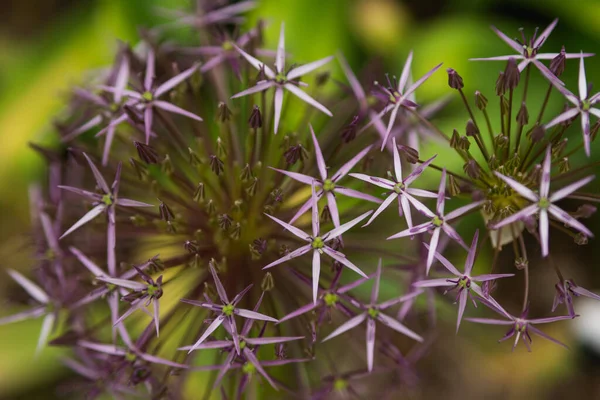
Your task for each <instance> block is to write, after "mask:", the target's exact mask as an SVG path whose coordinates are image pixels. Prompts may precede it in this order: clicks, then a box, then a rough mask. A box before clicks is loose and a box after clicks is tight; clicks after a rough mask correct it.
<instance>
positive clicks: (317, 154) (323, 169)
mask: <svg viewBox="0 0 600 400" xmlns="http://www.w3.org/2000/svg"><path fill="white" fill-rule="evenodd" d="M308 127H309V128H310V134H311V136H312V139H313V144H314V146H315V158H316V160H317V167H318V168H319V173H320V174H321V179H322V180H323V181H325V180H326V179H327V165H326V164H325V159H324V158H323V153H322V152H321V146H319V141H318V140H317V135H315V131H314V129H313V127H312V125H311V124H308Z"/></svg>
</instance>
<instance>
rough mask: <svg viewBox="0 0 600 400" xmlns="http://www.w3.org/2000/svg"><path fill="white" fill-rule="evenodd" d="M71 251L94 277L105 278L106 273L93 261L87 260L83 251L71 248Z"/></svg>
mask: <svg viewBox="0 0 600 400" xmlns="http://www.w3.org/2000/svg"><path fill="white" fill-rule="evenodd" d="M69 251H70V252H71V253H73V254H74V255H75V257H77V259H78V260H79V262H81V263H82V264H83V265H84V266H85V267H86V268H87V269H88V270H89V271H90V272H91V273H92V274H94V276H105V275H106V273H105V272H104V271H102V269H100V267H98V266H97V265H96V264H95V263H94V262H92V260H90V259H89V258H87V257H86V256H85V255H84V254H83V253H82V252H81V251H79V250H78V249H76V248H75V247H69Z"/></svg>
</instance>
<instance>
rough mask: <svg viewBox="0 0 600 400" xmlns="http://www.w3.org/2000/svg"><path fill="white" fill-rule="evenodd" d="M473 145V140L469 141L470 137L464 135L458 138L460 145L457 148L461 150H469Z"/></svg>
mask: <svg viewBox="0 0 600 400" xmlns="http://www.w3.org/2000/svg"><path fill="white" fill-rule="evenodd" d="M470 147H471V142H470V141H469V138H468V137H466V136H462V137H461V138H460V139H459V140H458V145H457V148H458V149H459V150H462V151H469V148H470Z"/></svg>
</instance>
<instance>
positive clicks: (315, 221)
mask: <svg viewBox="0 0 600 400" xmlns="http://www.w3.org/2000/svg"><path fill="white" fill-rule="evenodd" d="M310 190H311V195H310V200H311V202H312V207H311V211H312V215H311V225H312V234H313V237H317V236H319V232H321V225H320V218H319V198H318V197H317V192H316V190H315V181H314V180H313V181H312V183H311V186H310ZM327 194H328V195H329V194H330V193H327ZM327 201H329V196H328V197H327ZM333 204H334V205H335V199H333ZM335 213H336V215H337V206H335ZM333 220H334V224H335V221H336V219H335V218H334V219H333ZM339 222H340V221H339V216H337V225H336V226H339Z"/></svg>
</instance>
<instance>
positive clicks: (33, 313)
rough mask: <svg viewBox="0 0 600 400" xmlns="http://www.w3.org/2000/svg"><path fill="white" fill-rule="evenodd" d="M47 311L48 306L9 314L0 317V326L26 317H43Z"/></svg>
mask: <svg viewBox="0 0 600 400" xmlns="http://www.w3.org/2000/svg"><path fill="white" fill-rule="evenodd" d="M45 313H46V307H38V308H33V309H31V310H26V311H21V312H20V313H17V314H13V315H8V316H6V317H3V318H0V326H1V325H6V324H11V323H13V322H19V321H24V320H26V319H34V318H38V317H41V316H42V315H44V314H45Z"/></svg>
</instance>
